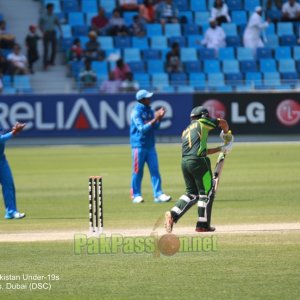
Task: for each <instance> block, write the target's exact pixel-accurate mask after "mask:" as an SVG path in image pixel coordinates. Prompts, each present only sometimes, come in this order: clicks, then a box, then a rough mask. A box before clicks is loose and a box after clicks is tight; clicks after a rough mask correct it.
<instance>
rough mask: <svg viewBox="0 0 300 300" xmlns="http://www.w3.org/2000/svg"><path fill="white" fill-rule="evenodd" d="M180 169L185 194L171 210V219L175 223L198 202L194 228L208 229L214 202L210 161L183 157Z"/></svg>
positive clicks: (202, 158)
mask: <svg viewBox="0 0 300 300" xmlns="http://www.w3.org/2000/svg"><path fill="white" fill-rule="evenodd" d="M181 169H182V174H183V177H184V181H185V185H186V194H185V195H182V196H181V197H180V199H179V200H178V201H177V202H176V204H175V206H174V207H173V208H172V209H171V214H172V218H173V220H174V221H175V222H177V221H178V220H179V219H180V218H181V217H182V216H183V215H184V214H185V213H186V212H187V211H188V210H189V209H190V208H191V207H192V206H193V205H194V204H196V203H197V202H198V222H197V225H196V226H197V227H209V226H210V219H211V210H212V202H213V200H214V195H213V192H212V190H213V189H212V187H213V179H212V172H211V164H210V159H209V158H208V157H183V158H182V161H181Z"/></svg>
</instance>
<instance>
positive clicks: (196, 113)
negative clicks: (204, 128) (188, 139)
mask: <svg viewBox="0 0 300 300" xmlns="http://www.w3.org/2000/svg"><path fill="white" fill-rule="evenodd" d="M208 115H209V112H208V110H207V109H206V108H205V107H204V106H197V107H194V108H193V109H192V111H191V114H190V117H191V118H194V117H199V118H207V117H208Z"/></svg>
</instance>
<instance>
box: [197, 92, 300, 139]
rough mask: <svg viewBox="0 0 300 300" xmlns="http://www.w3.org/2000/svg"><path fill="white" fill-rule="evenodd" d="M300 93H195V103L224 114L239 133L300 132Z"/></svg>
mask: <svg viewBox="0 0 300 300" xmlns="http://www.w3.org/2000/svg"><path fill="white" fill-rule="evenodd" d="M299 99H300V94H295V93H284V94H283V93H278V94H277V93H245V94H244V93H241V94H195V95H194V102H193V104H194V107H195V106H198V105H203V106H205V107H206V108H207V109H208V110H209V112H210V115H211V116H212V117H217V118H224V119H226V120H227V121H228V123H229V125H230V128H231V129H232V130H233V131H234V132H235V133H236V134H254V135H256V134H300V100H299Z"/></svg>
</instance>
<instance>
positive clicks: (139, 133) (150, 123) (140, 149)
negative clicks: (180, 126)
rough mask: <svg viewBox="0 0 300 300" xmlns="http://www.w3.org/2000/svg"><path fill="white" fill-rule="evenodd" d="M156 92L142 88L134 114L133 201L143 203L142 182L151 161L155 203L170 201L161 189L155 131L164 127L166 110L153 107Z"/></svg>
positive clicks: (132, 143)
mask: <svg viewBox="0 0 300 300" xmlns="http://www.w3.org/2000/svg"><path fill="white" fill-rule="evenodd" d="M152 96H153V93H150V92H148V91H146V90H139V91H138V92H137V93H136V100H137V101H138V103H137V104H136V105H135V107H134V109H133V111H132V113H131V124H130V144H131V150H132V181H131V196H132V198H133V201H132V202H133V203H142V202H144V199H143V197H142V191H141V185H142V179H143V173H144V165H145V163H147V165H148V168H149V171H150V176H151V183H152V188H153V195H154V202H155V203H161V202H168V201H170V200H171V197H170V196H169V195H166V194H164V193H163V191H162V188H161V177H160V174H159V168H158V158H157V153H156V150H155V130H157V129H158V128H159V126H160V121H161V119H162V118H163V117H164V115H165V113H166V110H165V109H164V108H160V109H159V110H157V111H156V112H154V111H153V110H152V108H151V107H150V103H151V97H152Z"/></svg>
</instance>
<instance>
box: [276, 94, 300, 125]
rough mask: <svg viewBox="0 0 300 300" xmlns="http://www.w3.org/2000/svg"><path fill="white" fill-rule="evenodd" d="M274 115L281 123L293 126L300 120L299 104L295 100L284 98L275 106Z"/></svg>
mask: <svg viewBox="0 0 300 300" xmlns="http://www.w3.org/2000/svg"><path fill="white" fill-rule="evenodd" d="M276 115H277V118H278V120H279V122H280V123H282V124H283V125H286V126H295V125H297V124H298V123H299V122H300V104H299V103H298V102H296V101H295V100H290V99H288V100H284V101H282V102H281V103H279V105H278V106H277V109H276Z"/></svg>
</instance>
